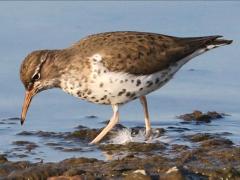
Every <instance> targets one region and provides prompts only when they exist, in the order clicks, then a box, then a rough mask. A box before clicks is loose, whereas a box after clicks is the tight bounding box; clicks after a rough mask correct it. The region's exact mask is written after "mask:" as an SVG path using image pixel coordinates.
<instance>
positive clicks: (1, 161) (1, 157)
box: [0, 154, 8, 164]
mask: <svg viewBox="0 0 240 180" xmlns="http://www.w3.org/2000/svg"><path fill="white" fill-rule="evenodd" d="M7 161H8V160H7V158H6V157H5V155H3V154H0V164H1V163H5V162H7Z"/></svg>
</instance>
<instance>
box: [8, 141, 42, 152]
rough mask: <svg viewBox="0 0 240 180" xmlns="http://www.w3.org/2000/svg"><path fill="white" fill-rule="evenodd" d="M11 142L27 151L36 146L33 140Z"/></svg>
mask: <svg viewBox="0 0 240 180" xmlns="http://www.w3.org/2000/svg"><path fill="white" fill-rule="evenodd" d="M12 144H13V145H16V146H22V147H24V148H25V149H26V150H28V151H29V152H30V151H32V150H33V149H36V148H37V147H38V145H37V144H35V143H34V142H30V141H14V142H13V143H12Z"/></svg>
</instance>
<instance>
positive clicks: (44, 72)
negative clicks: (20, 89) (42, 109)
mask: <svg viewBox="0 0 240 180" xmlns="http://www.w3.org/2000/svg"><path fill="white" fill-rule="evenodd" d="M56 54H57V51H50V50H41V51H34V52H32V53H30V54H29V55H28V56H27V57H26V58H25V59H24V61H23V63H22V65H21V68H20V79H21V81H22V83H23V85H24V87H25V90H26V92H25V99H24V103H23V107H22V114H21V124H23V123H24V121H25V118H26V114H27V110H28V107H29V105H30V103H31V100H32V98H33V97H34V96H35V95H36V94H37V93H39V92H41V91H43V90H46V89H49V88H53V87H58V86H59V80H58V74H59V72H58V68H57V66H56V62H55V61H56Z"/></svg>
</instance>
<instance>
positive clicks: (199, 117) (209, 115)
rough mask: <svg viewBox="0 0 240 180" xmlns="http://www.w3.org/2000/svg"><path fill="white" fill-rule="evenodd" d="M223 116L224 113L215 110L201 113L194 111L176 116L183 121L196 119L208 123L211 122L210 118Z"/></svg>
mask: <svg viewBox="0 0 240 180" xmlns="http://www.w3.org/2000/svg"><path fill="white" fill-rule="evenodd" d="M224 116H226V114H224V113H218V112H216V111H209V112H207V113H203V112H201V111H194V112H193V113H189V114H184V115H180V116H177V118H179V119H183V120H185V121H197V122H205V123H209V122H211V120H214V119H221V118H223V117H224Z"/></svg>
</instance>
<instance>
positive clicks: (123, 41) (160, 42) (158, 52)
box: [71, 31, 217, 74]
mask: <svg viewBox="0 0 240 180" xmlns="http://www.w3.org/2000/svg"><path fill="white" fill-rule="evenodd" d="M216 37H217V36H211V37H205V38H178V37H172V36H166V35H161V34H155V33H145V32H131V31H128V32H109V33H101V34H96V35H91V36H88V37H86V38H84V39H82V40H81V41H79V42H78V43H76V44H74V45H73V46H72V47H71V49H75V50H79V51H76V52H79V53H81V54H82V56H83V57H85V58H87V57H90V56H92V55H93V54H96V53H100V54H101V55H102V57H103V60H102V63H103V64H104V66H105V67H107V68H108V69H109V70H110V71H122V72H128V73H130V74H151V73H154V72H157V71H160V70H162V69H164V68H167V67H168V66H169V65H171V64H172V63H174V62H176V61H178V60H180V59H182V58H184V57H186V56H187V55H190V54H192V53H193V52H194V51H196V50H198V49H200V48H203V47H204V45H205V43H206V42H207V41H209V40H213V39H216Z"/></svg>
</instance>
